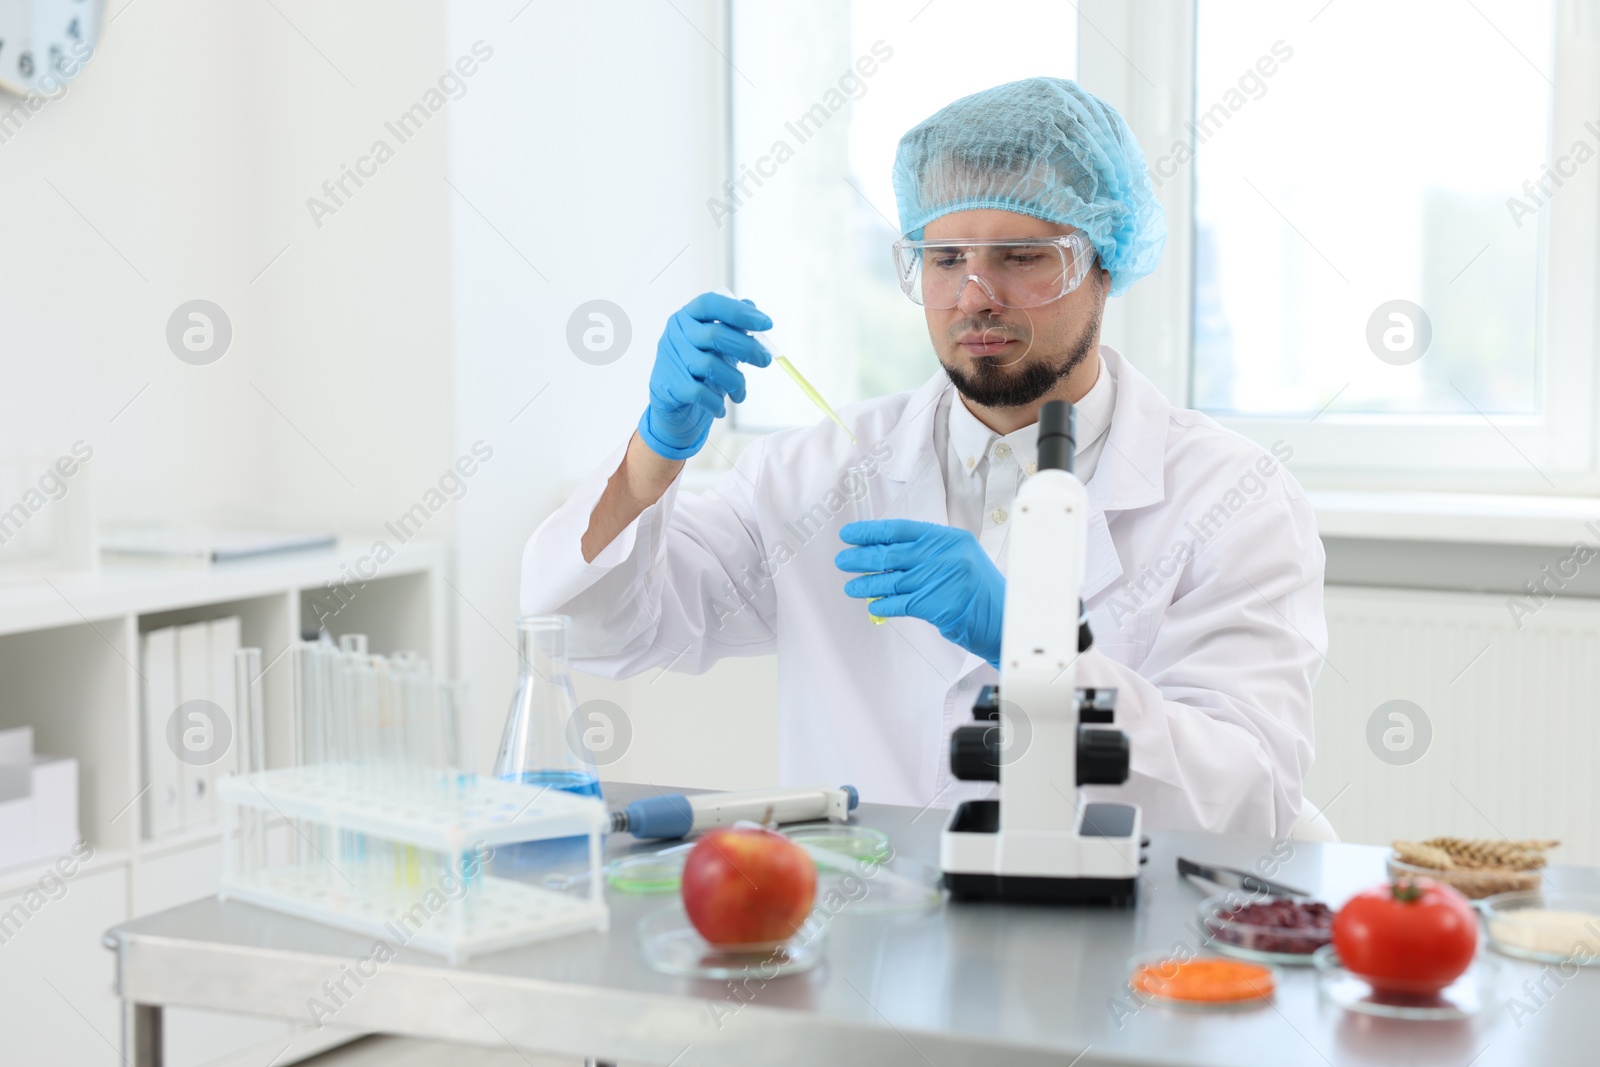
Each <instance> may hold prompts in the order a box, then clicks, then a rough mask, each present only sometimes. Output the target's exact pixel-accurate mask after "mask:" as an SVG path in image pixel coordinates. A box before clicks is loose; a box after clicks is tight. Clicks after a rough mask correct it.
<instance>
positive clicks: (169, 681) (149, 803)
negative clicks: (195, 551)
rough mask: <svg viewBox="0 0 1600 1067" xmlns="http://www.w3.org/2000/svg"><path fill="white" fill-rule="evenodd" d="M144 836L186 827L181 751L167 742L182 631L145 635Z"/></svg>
mask: <svg viewBox="0 0 1600 1067" xmlns="http://www.w3.org/2000/svg"><path fill="white" fill-rule="evenodd" d="M143 659H144V708H143V715H142V716H141V718H142V719H143V725H144V729H143V731H141V732H142V733H143V735H144V746H143V747H144V781H145V785H146V786H148V788H147V789H146V790H145V794H144V836H145V837H146V838H156V837H164V836H166V835H167V834H170V833H175V832H176V831H178V830H180V829H182V827H183V787H182V783H181V782H180V780H179V776H178V767H179V762H178V757H177V754H176V753H174V752H173V751H172V749H171V748H170V747H169V746H168V745H167V718H168V717H169V716H170V715H171V714H172V710H173V709H174V708H176V707H177V706H178V633H177V631H176V630H172V629H165V630H151V631H150V632H149V633H147V634H145V635H144V656H143Z"/></svg>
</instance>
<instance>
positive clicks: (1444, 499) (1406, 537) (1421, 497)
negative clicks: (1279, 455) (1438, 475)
mask: <svg viewBox="0 0 1600 1067" xmlns="http://www.w3.org/2000/svg"><path fill="white" fill-rule="evenodd" d="M1306 496H1307V497H1309V498H1310V500H1311V506H1312V508H1314V509H1315V511H1316V513H1317V528H1318V530H1319V532H1320V533H1321V534H1322V536H1323V537H1324V538H1342V539H1349V540H1368V541H1431V542H1441V543H1452V544H1497V545H1527V546H1540V547H1552V546H1566V545H1571V544H1572V543H1573V542H1575V541H1577V540H1578V539H1580V538H1582V539H1584V540H1587V541H1597V540H1600V498H1597V497H1556V496H1500V495H1490V494H1478V493H1399V492H1359V491H1350V490H1331V489H1322V490H1307V491H1306ZM1589 522H1596V523H1597V526H1596V527H1595V528H1594V529H1592V530H1586V529H1585V523H1589Z"/></svg>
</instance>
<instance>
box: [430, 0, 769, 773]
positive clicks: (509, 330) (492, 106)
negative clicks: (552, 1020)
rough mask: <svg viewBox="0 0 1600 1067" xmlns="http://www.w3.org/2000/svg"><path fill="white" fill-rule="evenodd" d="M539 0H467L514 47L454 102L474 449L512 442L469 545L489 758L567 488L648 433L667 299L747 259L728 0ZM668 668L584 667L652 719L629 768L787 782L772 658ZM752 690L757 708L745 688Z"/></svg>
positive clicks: (466, 640)
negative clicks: (607, 673) (734, 184)
mask: <svg viewBox="0 0 1600 1067" xmlns="http://www.w3.org/2000/svg"><path fill="white" fill-rule="evenodd" d="M522 3H523V0H510V2H508V3H495V4H487V5H482V4H467V3H457V4H454V5H452V7H451V15H450V46H449V49H448V50H449V52H450V54H451V55H456V54H459V53H460V52H462V51H464V50H465V49H466V48H467V47H468V45H470V43H471V42H472V41H474V40H477V39H479V38H482V39H483V40H485V41H487V42H489V43H491V44H492V46H493V47H494V48H495V50H496V52H495V58H494V60H493V61H492V62H491V63H490V64H489V66H488V68H487V69H486V71H485V73H484V74H483V76H482V78H483V80H482V84H481V85H475V86H474V88H473V91H472V95H470V96H469V97H468V98H467V99H466V100H464V101H462V103H461V104H460V105H459V106H458V109H457V110H455V111H454V112H453V113H452V116H451V118H452V123H453V124H452V127H451V137H452V145H451V158H450V175H451V181H452V182H453V183H454V184H455V185H456V186H457V187H458V188H459V189H460V191H461V193H462V194H464V196H465V198H466V200H467V201H470V205H471V206H469V205H468V203H467V202H466V201H464V200H463V199H462V197H461V196H456V195H455V194H453V193H452V197H453V199H452V201H451V211H452V218H453V229H452V262H453V264H454V294H455V320H454V321H455V381H454V389H455V420H456V425H455V448H456V450H457V451H460V450H462V449H465V448H466V447H468V446H469V445H470V443H471V442H473V441H475V440H478V439H482V440H484V441H486V442H488V443H490V444H491V445H492V446H493V447H494V449H495V455H494V459H493V460H492V461H491V462H490V463H489V464H488V465H487V466H486V468H485V469H484V470H483V472H482V473H480V474H479V475H478V476H477V477H476V478H475V479H474V481H473V483H472V487H471V490H470V492H469V493H468V494H467V496H466V497H465V498H464V499H463V500H462V502H461V504H460V506H459V507H460V511H459V529H458V536H459V540H458V542H457V549H458V565H459V575H460V577H459V581H458V582H457V586H458V588H459V593H460V595H459V598H458V600H457V603H456V605H455V612H456V618H457V621H458V627H459V628H458V641H459V649H460V657H461V664H462V667H463V672H464V675H465V676H466V677H467V678H469V679H470V680H471V681H472V682H473V684H474V689H475V693H476V704H477V708H478V714H479V721H480V725H481V729H480V738H481V745H480V758H481V759H482V760H487V759H491V758H492V757H493V748H494V745H495V744H496V743H497V741H498V735H499V729H500V725H501V719H502V716H503V713H504V708H505V706H506V703H507V702H508V700H509V697H510V693H511V689H512V686H513V684H514V681H515V676H516V652H515V648H514V646H513V645H512V622H513V620H514V619H515V618H516V615H517V576H518V572H519V569H520V564H521V552H522V546H523V544H524V542H525V541H526V540H527V538H528V536H529V534H531V533H532V532H533V529H534V528H535V527H536V526H537V525H538V523H539V521H540V520H541V519H542V518H543V517H544V516H545V515H546V514H548V512H549V511H550V510H551V508H552V507H554V505H555V504H556V503H557V502H558V500H559V499H560V495H561V493H562V492H563V490H564V489H565V488H566V487H567V486H570V484H571V482H572V481H573V480H575V479H577V478H579V477H582V476H583V475H585V474H587V473H588V472H589V471H590V470H592V469H593V468H594V467H595V466H596V465H597V464H599V463H600V461H601V460H602V459H603V458H604V456H605V454H606V452H607V451H608V450H609V449H610V448H611V447H614V445H615V444H619V443H621V442H622V441H624V440H626V438H627V436H628V434H629V433H630V431H631V429H632V427H633V425H634V423H635V422H637V420H638V417H639V413H640V412H641V411H642V410H643V409H644V404H645V387H646V382H647V379H648V377H649V371H650V366H651V362H652V360H653V358H654V353H655V342H656V338H657V337H658V336H659V335H660V332H661V327H662V325H663V324H664V323H665V321H666V318H667V316H668V315H669V314H671V313H672V312H673V311H675V310H676V309H677V308H678V307H680V306H681V305H682V304H683V303H684V302H685V301H686V300H687V299H688V298H689V297H690V296H692V295H694V294H695V293H698V292H701V291H703V290H706V289H711V288H715V287H717V286H718V285H721V284H723V283H724V274H725V267H724V251H723V240H724V232H723V231H719V230H718V229H717V228H716V226H715V225H714V224H713V222H712V220H711V216H710V214H709V212H708V211H707V210H706V207H705V201H706V199H707V197H709V196H711V195H712V194H713V193H715V192H717V190H718V187H719V186H720V184H721V181H722V175H723V172H724V160H723V152H724V145H723V123H722V102H721V101H722V92H723V87H722V79H723V71H724V67H723V63H722V60H721V59H720V57H719V56H718V55H717V53H716V51H714V50H713V47H712V45H711V44H709V43H708V42H707V40H706V38H707V37H709V38H710V39H711V40H712V41H717V42H719V43H718V44H717V46H716V47H718V48H720V47H722V46H721V44H720V41H721V37H722V30H721V27H720V23H719V19H720V14H721V9H722V4H721V3H720V2H718V0H693V2H682V0H680V2H678V3H677V4H639V3H633V2H628V0H602V2H597V3H587V4H581V5H579V4H555V3H546V2H544V0H538V2H535V3H534V4H532V6H530V7H528V8H527V10H526V11H524V12H523V13H522V14H520V15H517V14H516V13H517V11H518V9H519V8H520V7H521V6H522ZM513 16H515V21H508V20H509V19H511V18H512V17H513ZM691 22H692V23H693V25H691V24H690V23H691ZM624 27H625V28H626V31H627V32H618V31H619V29H621V28H624ZM697 29H698V31H699V32H697ZM702 33H703V34H704V35H705V36H704V37H702V36H701V34H702ZM480 212H481V215H480ZM530 264H531V265H530ZM541 275H542V276H541ZM593 299H606V300H610V301H613V302H615V303H616V304H618V305H620V306H621V307H622V308H623V310H624V311H625V313H626V314H627V316H628V318H629V320H630V322H631V324H632V328H633V339H632V342H631V345H630V347H629V348H628V350H627V352H626V354H625V355H624V356H623V357H622V358H621V359H619V360H618V361H616V362H615V363H612V364H610V365H608V366H592V365H590V364H587V363H584V362H582V361H580V360H579V359H578V358H576V356H574V355H573V353H572V352H571V350H570V349H569V348H568V347H567V342H566V326H567V320H568V318H569V317H570V316H571V314H572V312H573V311H574V309H575V308H576V307H577V306H578V305H579V304H581V303H583V302H585V301H588V300H593ZM541 390H543V392H541ZM536 394H537V395H538V399H537V400H536V401H534V403H533V404H532V405H531V406H528V407H526V409H524V405H526V404H527V402H528V401H529V400H530V399H531V398H533V397H534V396H535V395H536ZM519 411H520V412H521V414H520V415H519V414H518V412H519ZM513 419H514V420H515V421H513ZM656 673H657V672H652V674H651V675H648V676H644V677H641V678H639V679H636V680H634V681H632V682H630V683H627V684H621V685H617V684H609V683H603V682H600V681H598V680H594V679H588V678H579V679H578V681H577V686H578V696H579V699H580V700H588V699H593V698H597V697H604V698H606V699H609V700H612V701H614V702H615V703H617V704H618V705H619V706H620V707H622V709H623V710H624V712H625V713H626V714H627V715H628V716H629V718H630V720H631V722H632V727H633V733H634V738H633V743H632V747H631V749H630V751H629V754H628V755H627V756H626V757H624V758H623V759H622V760H620V761H618V762H617V763H615V764H613V765H611V766H610V767H608V768H607V773H609V774H610V775H612V776H613V777H617V778H623V779H632V780H636V781H654V782H659V783H663V784H681V785H707V786H711V785H719V786H738V785H754V784H757V783H761V782H768V781H776V778H777V726H776V722H777V720H776V693H775V691H774V689H773V683H772V680H771V677H770V673H771V672H770V670H766V671H764V670H763V662H762V661H752V662H745V663H738V662H735V663H727V664H723V665H719V666H718V667H717V668H716V669H715V670H713V671H712V672H710V673H709V674H708V675H706V676H703V677H702V678H698V679H695V678H685V677H682V676H677V675H673V676H668V677H666V678H663V679H661V680H659V681H655V680H654V678H655V674H656ZM745 679H757V680H759V684H755V685H753V686H747V685H744V684H742V682H743V681H744V680H745ZM741 691H742V693H743V699H742V700H741V701H740V702H739V703H738V704H737V705H736V704H735V702H734V701H731V700H729V699H727V698H728V695H729V694H731V693H734V692H741Z"/></svg>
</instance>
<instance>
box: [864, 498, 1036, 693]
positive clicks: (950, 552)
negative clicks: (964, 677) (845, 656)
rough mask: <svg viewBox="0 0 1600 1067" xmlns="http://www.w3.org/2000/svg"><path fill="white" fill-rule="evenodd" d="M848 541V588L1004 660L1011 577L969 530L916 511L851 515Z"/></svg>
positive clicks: (880, 610)
mask: <svg viewBox="0 0 1600 1067" xmlns="http://www.w3.org/2000/svg"><path fill="white" fill-rule="evenodd" d="M839 537H840V539H841V540H843V541H844V542H845V543H846V544H849V545H856V546H858V547H856V548H847V549H845V550H844V551H843V552H840V553H839V554H838V555H837V556H836V557H834V564H835V565H836V566H837V567H838V568H839V569H840V570H842V571H859V572H866V573H862V574H861V575H860V577H856V578H852V579H850V580H849V581H848V582H846V583H845V586H844V591H845V593H846V594H848V595H849V596H853V597H862V598H865V599H872V598H881V599H875V600H873V603H872V607H871V609H870V611H871V613H872V614H873V615H876V616H878V617H879V618H894V617H897V616H910V617H912V618H916V619H922V620H924V621H925V622H929V623H931V624H933V626H934V627H935V628H936V629H937V630H938V631H939V632H940V633H941V634H943V635H944V636H945V638H946V639H947V640H949V641H953V642H955V643H956V644H958V645H960V646H961V647H962V648H965V649H966V650H967V651H969V652H972V653H974V654H976V655H979V656H982V657H983V658H984V659H985V660H987V661H988V663H989V665H990V666H992V667H999V665H1000V624H1001V620H1002V619H1003V618H1004V615H1005V602H1006V579H1005V575H1003V574H1001V573H1000V569H999V568H998V567H996V566H995V565H994V562H993V561H992V560H990V559H989V556H988V554H987V553H986V552H984V550H983V546H982V545H980V544H978V539H977V538H976V537H974V536H972V534H971V533H969V532H968V531H966V530H960V529H957V528H955V527H954V526H941V525H939V524H938V523H932V522H913V521H912V520H910V519H872V520H870V521H867V522H852V523H850V524H848V525H847V526H845V528H844V529H842V530H840V531H839Z"/></svg>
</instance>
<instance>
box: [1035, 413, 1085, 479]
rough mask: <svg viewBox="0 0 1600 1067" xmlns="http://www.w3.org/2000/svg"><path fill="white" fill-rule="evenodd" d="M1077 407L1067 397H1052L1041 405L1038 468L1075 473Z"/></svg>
mask: <svg viewBox="0 0 1600 1067" xmlns="http://www.w3.org/2000/svg"><path fill="white" fill-rule="evenodd" d="M1077 441H1078V410H1077V409H1076V408H1074V407H1073V406H1072V405H1071V404H1069V403H1067V402H1066V401H1065V400H1052V401H1050V402H1048V403H1046V404H1045V405H1044V406H1043V407H1041V408H1040V409H1039V469H1040V470H1042V471H1043V470H1062V471H1066V472H1067V473H1068V474H1071V473H1072V461H1073V454H1074V453H1075V452H1076V451H1077Z"/></svg>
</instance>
